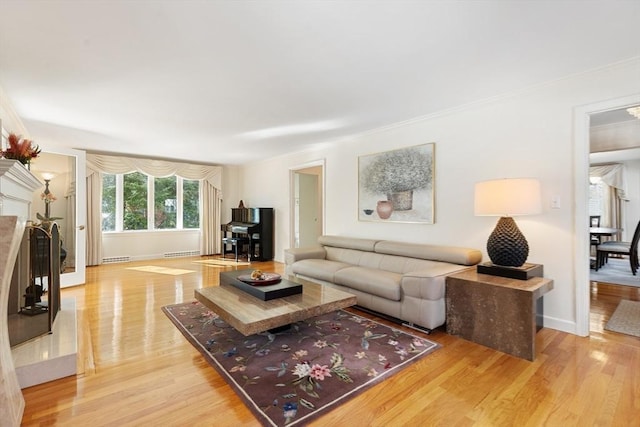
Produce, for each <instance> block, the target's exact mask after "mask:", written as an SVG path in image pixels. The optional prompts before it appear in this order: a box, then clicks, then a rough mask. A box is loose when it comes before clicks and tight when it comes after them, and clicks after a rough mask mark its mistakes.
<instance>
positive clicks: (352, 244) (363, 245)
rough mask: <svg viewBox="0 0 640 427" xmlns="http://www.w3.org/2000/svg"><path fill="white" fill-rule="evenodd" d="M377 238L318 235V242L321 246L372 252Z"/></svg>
mask: <svg viewBox="0 0 640 427" xmlns="http://www.w3.org/2000/svg"><path fill="white" fill-rule="evenodd" d="M378 242H379V240H372V239H357V238H353V237H343V236H320V237H318V243H320V244H321V245H322V246H331V247H334V248H345V249H357V250H360V251H368V252H373V250H374V248H375V246H376V243H378Z"/></svg>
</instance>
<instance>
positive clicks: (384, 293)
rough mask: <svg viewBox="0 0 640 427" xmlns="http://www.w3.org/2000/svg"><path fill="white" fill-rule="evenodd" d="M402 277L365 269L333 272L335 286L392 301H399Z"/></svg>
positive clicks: (350, 268)
mask: <svg viewBox="0 0 640 427" xmlns="http://www.w3.org/2000/svg"><path fill="white" fill-rule="evenodd" d="M401 279H402V275H400V274H398V273H393V272H391V271H385V270H377V269H374V268H367V267H346V268H342V269H340V270H338V271H336V272H335V281H334V283H335V284H337V285H342V286H346V287H348V288H352V289H357V290H359V291H363V292H367V293H369V294H372V295H377V296H379V297H382V298H386V299H390V300H393V301H400V297H401V292H400V280H401Z"/></svg>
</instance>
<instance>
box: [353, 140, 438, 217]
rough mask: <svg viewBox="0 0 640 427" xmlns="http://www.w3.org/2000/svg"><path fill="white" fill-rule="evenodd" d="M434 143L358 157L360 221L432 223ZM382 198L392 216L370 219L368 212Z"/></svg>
mask: <svg viewBox="0 0 640 427" xmlns="http://www.w3.org/2000/svg"><path fill="white" fill-rule="evenodd" d="M434 152H435V144H434V143H430V144H423V145H417V146H414V147H408V148H402V149H398V150H392V151H386V152H383V153H376V154H369V155H366V156H360V157H359V158H358V212H359V215H358V219H359V220H361V221H375V220H377V219H381V220H388V221H393V222H426V223H433V210H434V209H433V204H434V201H433V189H434V187H433V185H434V173H433V171H434V163H435V160H434ZM381 196H382V197H384V199H383V200H385V201H388V202H389V203H391V204H392V206H393V211H392V213H393V215H391V214H389V215H390V216H388V217H387V218H384V215H386V214H382V215H380V214H378V217H375V216H370V215H369V214H367V212H366V211H365V209H367V208H369V207H371V206H373V205H376V204H377V202H378V201H379V200H381Z"/></svg>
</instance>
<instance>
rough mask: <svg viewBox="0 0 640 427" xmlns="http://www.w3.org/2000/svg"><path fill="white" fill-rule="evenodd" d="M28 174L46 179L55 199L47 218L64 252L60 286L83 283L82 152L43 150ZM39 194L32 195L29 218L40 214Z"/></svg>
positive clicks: (84, 203) (84, 195)
mask: <svg viewBox="0 0 640 427" xmlns="http://www.w3.org/2000/svg"><path fill="white" fill-rule="evenodd" d="M31 172H33V174H34V175H36V176H37V177H38V178H40V179H42V180H43V182H44V179H45V178H49V189H50V191H51V192H52V193H53V194H54V195H55V197H56V200H55V201H54V202H53V203H52V204H51V205H50V210H51V217H56V218H59V219H56V220H55V221H56V223H57V224H58V225H59V227H60V233H61V240H62V248H63V249H64V252H66V256H65V260H64V262H63V263H62V264H63V267H64V271H63V272H62V274H61V276H60V287H62V288H65V287H69V286H74V285H80V284H84V283H85V278H86V271H85V270H86V250H85V248H86V230H85V224H86V221H87V208H86V206H87V191H86V153H85V152H84V151H81V150H74V149H71V148H61V147H57V148H52V149H50V150H47V151H46V152H45V151H43V152H42V153H41V154H40V156H39V157H38V158H37V160H36V161H34V162H33V163H32V164H31ZM43 203H44V202H43V201H42V200H41V193H40V191H38V193H37V194H35V195H34V200H33V205H32V209H31V217H32V219H33V220H34V221H37V219H36V214H37V213H38V214H40V215H42V213H43V212H44V207H43Z"/></svg>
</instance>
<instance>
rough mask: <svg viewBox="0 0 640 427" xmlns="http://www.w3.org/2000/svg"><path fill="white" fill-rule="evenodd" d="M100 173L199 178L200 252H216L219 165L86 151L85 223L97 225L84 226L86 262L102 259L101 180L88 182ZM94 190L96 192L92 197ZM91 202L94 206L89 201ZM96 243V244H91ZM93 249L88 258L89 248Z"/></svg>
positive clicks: (220, 193) (218, 230)
mask: <svg viewBox="0 0 640 427" xmlns="http://www.w3.org/2000/svg"><path fill="white" fill-rule="evenodd" d="M95 172H100V174H102V173H111V174H121V173H122V174H124V173H131V172H142V173H144V174H147V175H150V176H153V177H156V178H163V177H168V176H173V175H176V176H179V177H181V178H185V179H193V180H200V182H201V185H200V206H201V216H200V233H201V235H200V242H201V244H200V254H201V255H208V254H213V253H219V247H220V233H221V231H220V206H221V200H222V191H221V188H222V167H221V166H208V165H195V164H189V163H177V162H169V161H164V160H150V159H138V158H133V157H119V156H105V155H100V154H87V222H88V223H89V224H93V221H94V220H95V221H96V222H97V227H95V224H94V227H95V228H94V229H92V230H89V229H87V265H96V264H99V263H100V262H101V260H102V256H101V255H102V254H101V252H102V241H101V240H102V239H101V238H102V224H101V222H102V213H101V211H102V209H101V200H100V199H101V196H102V179H101V176H100V174H96V175H98V177H97V180H98V181H99V182H98V184H99V187H96V186H95V185H96V184H95V183H91V185H90V182H89V177H90V175H91V174H92V173H95ZM91 192H93V193H95V194H97V196H96V195H93V196H91V195H90V193H91ZM92 203H94V204H95V205H94V207H93V209H92V208H91V204H92ZM97 244H99V247H95V246H94V245H97ZM92 246H94V247H93V251H94V252H95V253H94V255H93V256H97V257H98V258H97V259H96V258H91V257H90V252H91V249H90V248H91V247H92ZM96 261H97V263H96V264H93V262H96Z"/></svg>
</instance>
